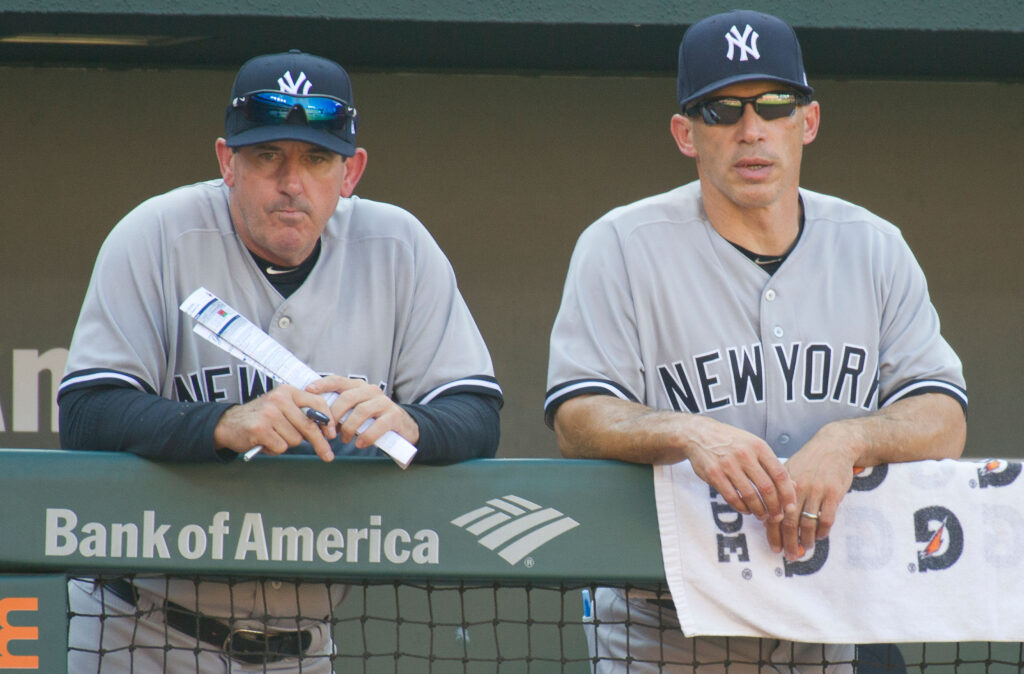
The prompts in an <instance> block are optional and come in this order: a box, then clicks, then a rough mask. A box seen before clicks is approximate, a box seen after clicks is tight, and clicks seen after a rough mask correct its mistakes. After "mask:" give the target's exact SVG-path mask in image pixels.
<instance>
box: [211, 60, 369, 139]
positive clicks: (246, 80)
mask: <svg viewBox="0 0 1024 674" xmlns="http://www.w3.org/2000/svg"><path fill="white" fill-rule="evenodd" d="M255 92H280V94H281V95H280V96H274V95H272V96H270V98H272V99H274V98H276V99H278V100H277V101H274V102H275V103H279V102H280V101H285V105H284V106H283V107H282V106H281V105H279V106H278V110H276V111H271V112H272V113H275V115H276V116H274V117H271V115H270V114H269V113H267V112H266V111H265V110H260V111H259V112H260V113H263V114H255V113H253V112H251V108H247V107H246V105H245V104H246V102H247V100H248V102H249V103H255V100H256V97H253V96H252V94H254V93H255ZM293 97H298V98H293ZM317 97H329V98H317ZM330 99H337V101H340V102H341V103H342V105H338V104H337V103H335V102H333V101H332V100H330ZM297 101H301V102H302V105H298V104H296V105H294V109H289V106H288V104H289V103H292V102H297ZM307 103H308V105H310V106H313V107H310V108H308V109H307V108H306V105H307ZM314 112H315V113H317V114H318V115H320V117H317V118H316V122H314V121H313V119H312V118H310V117H309V115H310V114H311V113H314ZM357 121H358V120H357V115H356V110H355V108H354V107H353V101H352V82H351V81H350V80H349V77H348V73H347V72H345V69H344V68H342V67H341V66H340V65H338V64H337V63H335V62H334V61H331V60H330V59H326V58H323V57H320V56H314V55H313V54H306V53H303V52H301V51H299V50H297V49H293V50H291V51H289V52H285V53H282V54H266V55H263V56H257V57H255V58H251V59H249V60H248V61H246V62H245V63H244V64H243V65H242V67H241V68H240V69H239V71H238V74H237V75H236V76H235V83H234V85H233V86H232V87H231V101H230V102H229V103H228V108H227V112H226V114H225V119H224V138H225V140H226V141H227V145H228V147H241V146H243V145H253V144H255V143H265V142H269V141H274V140H300V141H305V142H307V143H312V144H314V145H319V146H321V147H323V148H326V149H328V150H331V151H332V152H337V153H338V154H340V155H344V156H346V157H351V156H352V155H353V154H355V151H356V124H357ZM335 122H336V123H335Z"/></svg>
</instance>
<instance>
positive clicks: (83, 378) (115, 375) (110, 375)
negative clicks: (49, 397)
mask: <svg viewBox="0 0 1024 674" xmlns="http://www.w3.org/2000/svg"><path fill="white" fill-rule="evenodd" d="M98 379H120V380H121V381H126V382H128V383H129V384H131V385H132V386H134V387H135V388H137V389H139V390H140V391H145V390H146V389H145V388H144V387H143V386H142V384H140V383H139V382H138V381H137V380H136V379H135V378H133V377H129V376H128V375H126V374H121V373H120V372H111V371H107V372H93V373H92V374H83V375H79V376H77V377H72V378H71V379H68V380H67V381H65V382H63V383H62V384H61V385H60V388H61V389H65V388H67V387H69V386H74V385H76V384H82V383H85V382H89V381H96V380H98Z"/></svg>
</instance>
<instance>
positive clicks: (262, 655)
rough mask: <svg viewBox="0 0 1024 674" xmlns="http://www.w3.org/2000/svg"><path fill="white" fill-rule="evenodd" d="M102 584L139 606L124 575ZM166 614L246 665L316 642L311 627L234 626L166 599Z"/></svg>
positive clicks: (173, 622)
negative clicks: (266, 628) (261, 628)
mask: <svg viewBox="0 0 1024 674" xmlns="http://www.w3.org/2000/svg"><path fill="white" fill-rule="evenodd" d="M99 584H100V585H102V586H103V588H104V589H105V590H106V591H107V592H110V593H111V594H113V595H114V596H115V597H119V598H120V599H123V600H124V601H126V602H128V603H129V604H131V605H132V606H135V607H136V608H137V607H138V605H139V591H138V589H136V587H135V586H134V585H133V584H132V583H130V582H128V581H127V580H125V579H123V578H118V579H117V580H104V581H102V582H101V583H99ZM163 608H164V614H165V615H166V622H167V624H168V625H169V626H170V627H173V628H174V629H176V630H178V631H179V632H182V633H184V634H187V635H189V636H190V637H195V638H197V639H199V640H200V641H205V642H206V643H208V644H210V645H212V646H215V647H217V648H219V649H221V650H223V651H224V653H226V654H227V655H228V657H230V658H231V659H232V660H237V661H238V662H244V663H246V664H263V663H271V662H277V661H279V660H284V659H285V658H293V657H297V656H300V655H304V654H305V653H306V649H307V648H309V645H310V644H311V643H313V635H312V634H311V633H310V632H309V630H301V631H298V632H260V631H258V630H246V629H232V628H231V626H230V625H228V624H226V623H223V622H221V621H219V620H214V619H213V618H207V617H206V616H204V615H202V614H201V613H196V612H194V611H189V610H188V609H187V608H185V607H184V606H181V605H179V604H175V603H174V602H172V601H165V602H164V606H163Z"/></svg>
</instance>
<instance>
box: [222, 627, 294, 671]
mask: <svg viewBox="0 0 1024 674" xmlns="http://www.w3.org/2000/svg"><path fill="white" fill-rule="evenodd" d="M270 636H271V635H270V634H268V633H266V632H261V631H260V630H247V629H233V630H231V631H230V632H228V635H227V636H226V637H224V643H223V644H222V645H221V650H223V651H224V653H225V654H226V655H227V656H228V657H229V658H231V659H232V660H237V661H238V662H244V663H246V664H263V663H271V662H278V661H279V660H284V659H285V658H286V657H287V656H286V655H282V654H281V653H271V652H270V651H269V645H270V641H269V637H270ZM236 637H240V638H241V639H242V640H243V643H244V642H248V643H249V644H250V645H251V646H252V647H254V650H252V651H244V650H241V649H236V648H235V638H236ZM255 648H258V649H259V650H258V651H257V650H255Z"/></svg>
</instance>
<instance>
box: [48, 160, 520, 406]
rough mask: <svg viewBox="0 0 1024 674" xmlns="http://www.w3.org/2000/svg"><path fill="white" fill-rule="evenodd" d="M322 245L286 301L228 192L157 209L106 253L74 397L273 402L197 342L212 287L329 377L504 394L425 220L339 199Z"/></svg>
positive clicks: (212, 191) (191, 190)
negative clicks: (188, 310) (239, 223)
mask: <svg viewBox="0 0 1024 674" xmlns="http://www.w3.org/2000/svg"><path fill="white" fill-rule="evenodd" d="M321 239H322V242H323V248H322V252H321V254H320V259H319V260H318V261H317V264H316V266H315V267H314V268H313V270H312V272H311V273H310V275H309V277H308V278H307V279H306V281H305V282H304V283H303V284H302V286H301V287H300V288H299V289H298V290H297V291H295V293H293V294H292V295H291V296H290V297H289V298H287V299H283V298H282V297H281V295H280V294H279V293H278V292H277V291H276V290H275V289H274V288H273V286H272V285H271V284H270V283H269V282H268V281H267V279H266V277H265V276H264V275H263V273H262V272H261V271H260V269H259V268H258V267H257V265H256V262H255V260H253V258H252V256H251V255H250V254H249V251H248V250H247V249H246V247H245V246H244V245H243V243H242V242H241V240H240V239H239V238H238V236H237V235H236V234H235V231H234V229H233V227H232V224H231V216H230V214H229V212H228V189H227V187H226V186H225V185H224V184H223V182H222V181H220V180H216V181H210V182H205V183H198V184H195V185H190V186H187V187H182V188H180V189H177V190H174V191H171V192H169V193H167V194H165V195H161V196H158V197H155V198H153V199H150V200H148V201H146V202H144V203H143V204H141V205H140V206H139V207H138V208H136V209H135V210H133V211H132V212H131V213H129V214H128V215H127V216H126V217H125V218H124V219H123V220H122V221H121V222H120V223H118V225H117V226H116V227H115V228H114V229H113V231H112V232H111V233H110V235H109V237H108V238H107V240H106V242H104V244H103V247H102V249H101V250H100V253H99V256H98V257H97V261H96V269H95V271H94V273H93V277H92V280H91V282H90V284H89V289H88V292H87V294H86V297H85V302H84V304H83V306H82V313H81V316H80V317H79V320H78V325H77V327H76V328H75V334H74V338H73V339H72V342H71V350H70V353H69V356H68V361H67V367H66V371H65V377H64V380H63V382H62V383H61V390H62V391H64V390H69V389H71V388H75V387H78V386H85V385H95V384H96V383H98V382H110V383H115V384H118V383H119V384H121V385H124V384H125V383H127V384H130V385H132V386H135V387H137V388H139V389H141V390H143V391H147V392H150V393H156V394H159V395H161V396H164V397H166V398H170V399H173V400H180V401H195V400H201V401H222V402H239V403H244V402H248V401H249V400H252V399H253V398H256V397H258V396H259V395H260V394H261V393H263V392H265V390H266V388H267V382H266V381H261V377H260V376H259V375H257V373H256V372H254V371H253V370H252V368H248V367H246V366H245V365H244V364H241V363H240V362H239V361H237V360H236V359H235V358H233V357H232V356H230V355H228V354H227V353H225V352H223V351H222V350H221V349H219V348H218V347H216V346H214V345H213V344H210V343H209V342H206V341H205V340H203V339H200V338H198V337H196V336H195V335H194V334H193V333H192V328H193V325H194V321H193V320H192V319H191V318H189V317H188V316H186V315H185V314H183V313H182V312H180V311H179V310H178V305H179V304H180V303H181V301H182V300H184V299H185V298H186V297H188V295H189V294H190V293H191V292H192V291H193V290H195V289H196V288H199V287H200V286H205V287H206V288H208V289H209V290H210V291H211V292H212V293H214V294H215V295H217V296H218V297H220V298H221V299H223V300H224V301H225V302H227V303H228V304H230V305H231V306H232V307H234V308H235V309H237V310H238V311H239V313H241V314H242V315H243V316H245V317H246V318H248V319H249V320H250V321H252V322H253V323H255V324H256V325H258V326H260V327H261V328H263V329H264V330H266V331H267V332H268V333H269V334H270V335H271V336H272V337H273V338H274V339H276V340H278V341H279V342H280V343H281V344H283V345H284V346H285V347H286V348H288V349H289V350H290V351H291V352H292V353H294V354H295V355H296V356H298V357H299V358H300V359H301V360H303V361H304V362H305V363H306V364H308V365H309V366H310V367H312V368H313V369H314V370H316V371H317V372H320V373H322V374H339V375H344V376H348V377H355V378H359V379H363V380H366V381H368V382H370V383H371V384H377V385H380V386H381V388H383V389H384V391H385V392H386V393H387V394H388V395H389V396H391V397H392V398H393V399H395V400H396V401H398V402H406V403H425V402H429V401H430V400H431V399H433V398H434V397H436V396H437V395H439V394H442V393H449V392H454V391H464V390H469V391H476V392H482V393H489V394H492V395H500V389H499V387H498V384H497V382H496V381H495V379H494V376H493V374H494V371H493V368H492V365H491V359H490V356H489V354H488V352H487V347H486V346H485V344H484V341H483V339H482V338H481V336H480V333H479V330H478V329H477V327H476V324H475V322H474V321H473V318H472V316H471V315H470V312H469V309H468V308H467V307H466V304H465V302H464V301H463V299H462V296H461V294H460V293H459V291H458V287H457V285H456V282H455V275H454V273H453V271H452V268H451V265H450V264H449V263H448V260H447V258H445V256H444V254H443V253H442V252H441V250H440V248H439V247H438V246H437V244H436V243H435V242H434V240H433V239H432V238H431V236H430V235H429V233H428V232H427V231H426V229H425V228H424V227H423V226H422V224H420V222H419V221H418V220H417V219H416V218H414V217H413V216H412V215H411V214H409V213H408V212H406V211H404V210H402V209H400V208H398V207H395V206H391V205H388V204H383V203H379V202H374V201H370V200H367V199H360V198H358V197H351V198H349V199H340V200H339V202H338V208H337V210H336V211H335V213H334V215H333V216H332V217H331V218H330V220H329V221H328V223H327V227H326V229H325V230H324V233H323V235H322V237H321Z"/></svg>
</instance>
